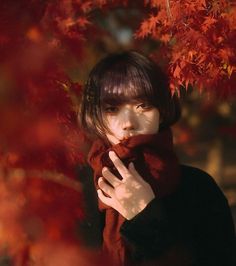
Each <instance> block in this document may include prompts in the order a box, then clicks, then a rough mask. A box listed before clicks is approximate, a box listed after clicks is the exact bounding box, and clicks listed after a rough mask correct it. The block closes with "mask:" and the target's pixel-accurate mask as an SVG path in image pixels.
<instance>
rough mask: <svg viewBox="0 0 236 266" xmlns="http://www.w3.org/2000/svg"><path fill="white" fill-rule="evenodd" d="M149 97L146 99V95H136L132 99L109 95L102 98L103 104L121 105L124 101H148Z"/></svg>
mask: <svg viewBox="0 0 236 266" xmlns="http://www.w3.org/2000/svg"><path fill="white" fill-rule="evenodd" d="M147 101H148V99H145V98H144V97H140V96H139V97H135V98H133V99H132V100H131V99H122V98H119V97H116V98H115V97H107V98H105V99H103V100H102V103H103V104H109V105H121V104H124V103H128V102H132V103H139V102H147Z"/></svg>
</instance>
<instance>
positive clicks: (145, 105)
mask: <svg viewBox="0 0 236 266" xmlns="http://www.w3.org/2000/svg"><path fill="white" fill-rule="evenodd" d="M152 108H153V105H151V104H150V103H140V104H138V105H137V109H138V110H150V109H152Z"/></svg>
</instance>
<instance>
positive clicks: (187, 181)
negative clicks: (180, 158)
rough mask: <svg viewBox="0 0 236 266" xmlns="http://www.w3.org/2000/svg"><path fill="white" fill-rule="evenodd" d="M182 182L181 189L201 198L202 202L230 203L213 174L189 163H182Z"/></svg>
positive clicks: (191, 196) (192, 196) (188, 194)
mask: <svg viewBox="0 0 236 266" xmlns="http://www.w3.org/2000/svg"><path fill="white" fill-rule="evenodd" d="M181 172H182V183H181V186H180V190H181V192H182V193H184V194H185V195H186V196H187V197H190V198H193V199H194V198H197V199H200V200H201V201H202V202H206V201H208V203H209V201H210V202H213V201H217V202H218V203H219V202H221V203H223V204H228V202H227V199H226V197H225V196H224V194H223V192H222V190H221V188H220V187H219V186H218V184H217V183H216V181H215V180H214V178H213V177H212V176H210V175H209V174H208V173H206V172H205V171H203V170H201V169H199V168H196V167H192V166H187V165H181Z"/></svg>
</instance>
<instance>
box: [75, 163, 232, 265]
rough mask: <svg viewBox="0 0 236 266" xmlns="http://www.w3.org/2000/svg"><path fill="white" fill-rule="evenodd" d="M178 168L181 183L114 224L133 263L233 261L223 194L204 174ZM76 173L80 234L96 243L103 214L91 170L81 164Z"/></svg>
mask: <svg viewBox="0 0 236 266" xmlns="http://www.w3.org/2000/svg"><path fill="white" fill-rule="evenodd" d="M181 169H182V174H183V176H182V182H181V185H180V187H179V189H178V190H177V191H176V192H175V193H174V194H172V195H171V196H168V197H165V198H163V199H158V198H155V199H154V200H152V201H151V202H150V203H149V204H148V206H147V207H146V208H145V209H144V210H143V211H142V212H141V213H139V214H138V215H137V216H135V217H134V218H133V219H131V220H126V221H125V222H124V223H123V225H122V226H121V228H120V233H121V235H122V237H124V239H125V241H127V242H128V243H129V245H130V246H131V247H132V253H133V254H132V257H133V261H134V265H166V266H168V265H170V266H177V265H181V266H183V265H189V266H190V265H191V266H236V259H235V256H236V244H235V242H236V241H235V240H236V238H235V231H234V223H233V219H232V215H231V212H230V208H229V205H228V202H227V199H226V198H225V196H224V195H223V193H222V191H221V190H220V189H219V187H218V186H217V185H216V183H215V181H214V180H213V178H212V177H210V176H209V175H208V174H207V173H205V172H203V171H201V170H199V169H197V168H194V167H189V166H181ZM79 176H80V180H81V183H82V187H83V192H84V204H85V210H86V219H85V220H83V221H82V222H81V223H80V236H81V238H82V239H83V242H84V245H85V246H87V247H98V248H100V247H101V245H102V229H103V227H104V224H103V221H104V217H103V215H104V214H103V213H101V212H99V211H98V208H97V194H96V191H95V188H94V184H93V172H92V170H91V168H89V167H85V168H83V169H81V170H80V174H79ZM153 261H155V262H153ZM157 261H159V262H158V263H157ZM149 262H150V264H148V263H149Z"/></svg>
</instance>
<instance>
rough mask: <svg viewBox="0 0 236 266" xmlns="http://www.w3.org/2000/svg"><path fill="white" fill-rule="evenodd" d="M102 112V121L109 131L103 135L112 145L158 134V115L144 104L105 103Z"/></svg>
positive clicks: (155, 110)
mask: <svg viewBox="0 0 236 266" xmlns="http://www.w3.org/2000/svg"><path fill="white" fill-rule="evenodd" d="M102 110H103V111H102V114H103V120H104V122H105V124H106V125H107V127H108V129H109V130H110V132H105V135H106V137H107V138H108V140H109V142H110V143H111V144H112V145H115V144H117V143H119V142H120V141H121V140H123V139H127V138H129V137H131V136H136V135H141V134H155V133H157V132H158V129H159V123H160V113H159V111H158V109H157V108H156V107H154V106H152V105H150V104H148V103H146V102H142V101H139V100H134V101H130V102H128V103H122V104H108V103H105V104H104V105H103V108H102Z"/></svg>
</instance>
